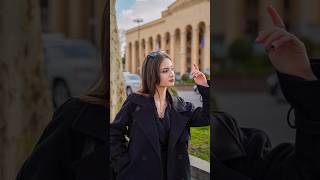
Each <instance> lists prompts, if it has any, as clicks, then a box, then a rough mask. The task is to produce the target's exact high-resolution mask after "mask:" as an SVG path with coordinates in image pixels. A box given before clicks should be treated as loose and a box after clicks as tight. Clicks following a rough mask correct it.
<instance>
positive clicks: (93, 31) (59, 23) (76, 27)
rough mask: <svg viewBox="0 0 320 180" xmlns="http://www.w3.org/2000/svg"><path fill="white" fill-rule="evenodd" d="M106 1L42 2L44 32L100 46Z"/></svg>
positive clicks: (67, 0) (59, 0) (62, 0)
mask: <svg viewBox="0 0 320 180" xmlns="http://www.w3.org/2000/svg"><path fill="white" fill-rule="evenodd" d="M105 3H106V1H105V0H90V1H88V0H41V1H40V6H41V23H42V30H43V32H46V33H60V34H63V35H64V36H65V37H66V38H71V39H86V40H88V41H90V42H92V43H93V44H95V45H96V46H99V45H100V32H101V31H100V29H101V21H102V20H101V18H102V13H103V7H104V4H105Z"/></svg>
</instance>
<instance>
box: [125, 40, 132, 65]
mask: <svg viewBox="0 0 320 180" xmlns="http://www.w3.org/2000/svg"><path fill="white" fill-rule="evenodd" d="M130 54H131V52H130V43H129V42H128V43H127V45H126V64H125V66H126V67H125V71H129V70H130V66H129V65H130V62H131V59H130Z"/></svg>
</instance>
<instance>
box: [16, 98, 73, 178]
mask: <svg viewBox="0 0 320 180" xmlns="http://www.w3.org/2000/svg"><path fill="white" fill-rule="evenodd" d="M71 101H72V100H69V101H67V102H66V103H65V104H64V105H63V106H62V107H60V108H59V109H58V110H57V111H56V112H55V113H54V115H53V118H52V120H51V122H50V123H49V124H48V126H47V127H46V129H45V130H44V132H43V134H42V136H41V137H40V140H39V141H38V143H37V144H36V146H35V147H34V149H33V151H32V153H31V155H30V156H29V157H28V159H27V160H26V161H25V162H24V164H23V166H22V168H21V169H20V171H19V172H18V175H17V177H16V179H17V180H29V179H30V180H31V179H32V180H42V179H48V180H55V179H61V180H63V179H67V177H66V176H67V174H70V173H68V172H67V169H68V167H67V164H68V163H67V162H68V159H69V158H68V157H71V154H70V152H69V151H68V149H69V150H70V147H69V146H70V144H71V142H70V141H71V140H70V138H71V137H70V135H69V133H70V131H69V129H70V126H71V121H69V120H67V118H63V117H66V116H65V114H66V113H67V112H68V111H69V110H71V109H70V108H67V109H66V108H65V107H66V106H70V105H69V104H70V103H72V102H71ZM71 106H72V105H71Z"/></svg>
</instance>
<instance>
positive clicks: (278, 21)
mask: <svg viewBox="0 0 320 180" xmlns="http://www.w3.org/2000/svg"><path fill="white" fill-rule="evenodd" d="M267 12H268V14H269V16H270V17H271V20H272V24H273V25H274V26H276V27H279V28H283V29H285V24H284V23H283V20H282V18H281V17H280V15H279V14H278V12H277V11H276V10H275V9H274V8H273V7H272V6H271V5H270V6H268V8H267Z"/></svg>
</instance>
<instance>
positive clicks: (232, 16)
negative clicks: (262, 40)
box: [211, 0, 320, 46]
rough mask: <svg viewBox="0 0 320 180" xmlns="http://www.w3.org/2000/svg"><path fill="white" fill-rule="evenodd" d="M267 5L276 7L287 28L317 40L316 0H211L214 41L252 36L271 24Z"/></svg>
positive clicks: (319, 16) (318, 17)
mask: <svg viewBox="0 0 320 180" xmlns="http://www.w3.org/2000/svg"><path fill="white" fill-rule="evenodd" d="M268 5H272V6H273V7H275V8H276V9H277V11H278V12H279V13H280V15H281V17H282V18H283V19H284V22H285V24H286V27H287V29H289V31H290V32H293V33H294V34H296V35H303V36H305V37H309V38H311V39H312V40H316V41H318V42H319V41H320V38H319V36H318V32H319V31H320V11H319V7H320V1H319V0H221V1H214V2H213V8H212V9H211V10H212V14H213V19H212V20H213V23H212V26H213V34H212V38H213V39H214V41H215V42H214V43H223V44H225V45H227V46H228V45H230V43H232V42H233V41H234V40H235V39H237V38H239V37H243V36H248V37H246V38H250V39H252V40H253V39H254V38H255V37H256V35H257V32H259V31H260V30H263V29H267V28H270V26H271V20H270V18H269V17H268V15H267V12H266V7H267V6H268ZM317 37H318V38H317ZM316 38H317V39H316Z"/></svg>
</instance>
